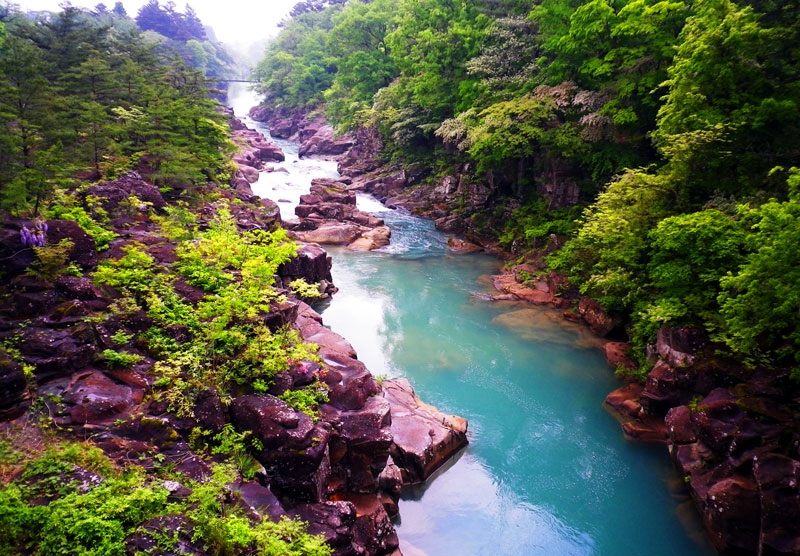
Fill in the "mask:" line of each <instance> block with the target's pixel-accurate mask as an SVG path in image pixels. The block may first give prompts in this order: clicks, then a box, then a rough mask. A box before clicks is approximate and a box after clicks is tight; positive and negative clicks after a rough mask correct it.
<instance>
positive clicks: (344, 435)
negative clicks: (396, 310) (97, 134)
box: [0, 119, 467, 555]
mask: <svg viewBox="0 0 800 556" xmlns="http://www.w3.org/2000/svg"><path fill="white" fill-rule="evenodd" d="M231 127H232V128H233V130H234V135H233V139H234V141H236V142H237V143H238V144H239V145H240V151H239V153H238V154H237V156H236V157H235V159H234V162H236V163H237V165H238V168H239V171H238V173H237V175H234V176H233V178H232V187H231V188H225V187H217V186H214V185H213V184H209V185H208V186H205V187H197V188H193V189H191V190H190V191H176V190H174V189H167V190H165V191H163V192H162V191H161V190H159V188H157V187H155V186H153V185H152V184H151V183H149V182H148V181H146V180H144V179H143V178H142V177H141V176H140V175H139V174H137V173H136V172H132V173H129V174H127V175H125V176H123V177H121V178H119V179H117V180H113V181H107V182H100V183H96V184H92V185H90V186H88V187H87V188H86V189H85V191H83V192H82V195H81V196H80V198H79V199H78V200H77V204H76V207H75V208H72V209H71V212H68V211H66V210H65V209H64V210H62V212H63V213H65V214H69V215H70V216H73V217H74V215H75V214H78V215H85V218H84V219H83V220H82V221H80V222H79V221H76V220H72V219H69V218H66V219H47V220H37V221H30V220H28V219H19V218H12V217H11V216H10V215H8V214H3V218H2V223H3V224H2V234H0V235H1V237H2V244H0V249H1V250H2V257H3V260H4V261H5V263H6V264H5V265H4V272H5V274H6V278H8V281H7V283H6V284H5V285H4V286H3V290H2V295H3V296H4V300H5V301H6V302H5V303H4V305H3V310H2V315H0V338H1V339H2V350H0V360H2V366H1V367H0V371H1V373H0V385H2V390H1V391H0V393H1V394H2V395H0V419H2V421H3V422H2V423H1V424H0V441H1V442H2V446H3V451H4V456H3V460H2V465H3V468H2V475H3V489H2V491H0V506H2V508H3V510H2V512H0V514H2V515H3V516H8V519H13V520H15V525H14V526H13V527H12V526H11V524H10V522H9V523H8V524H7V525H8V527H6V526H3V531H4V532H3V534H2V535H0V540H2V543H3V547H4V548H8V549H9V550H16V548H15V547H21V546H22V545H23V544H29V543H30V544H31V545H33V546H36V545H37V544H38V543H39V542H40V541H39V540H38V539H39V537H40V536H41V534H42V533H41V532H40V531H39V532H37V530H34V529H36V528H34V527H33V526H32V524H31V523H29V518H30V519H33V517H34V516H33V513H35V512H36V510H35V507H36V505H35V504H34V505H31V506H29V505H28V503H27V499H28V497H29V496H32V497H33V498H32V499H35V498H36V497H37V496H39V497H41V496H44V497H45V499H46V500H45V501H44V505H43V506H42V510H41V511H40V513H42V515H45V514H46V513H47V512H50V511H53V512H56V511H60V510H58V508H60V507H61V506H62V505H63V504H68V503H69V504H71V503H73V502H74V503H77V504H78V505H81V504H83V505H85V507H86V508H89V507H90V506H91V505H92V504H95V498H92V497H96V496H98V494H97V493H98V492H99V491H95V490H94V489H95V487H102V488H105V487H104V485H116V486H114V487H113V488H116V489H121V490H118V495H119V497H120V498H118V499H117V498H114V497H113V496H111V498H110V499H111V500H112V501H114V500H116V501H119V503H121V504H123V503H124V504H129V503H131V502H130V501H127V500H128V499H127V498H125V497H127V496H134V493H133V491H131V492H128V491H129V490H130V489H129V486H130V485H128V484H127V483H126V485H127V486H121V485H118V484H117V483H115V482H114V481H115V480H116V479H115V478H114V477H116V476H118V475H120V474H122V475H123V476H125V477H127V476H129V475H130V474H133V475H135V476H136V480H135V483H136V486H137V488H138V489H139V491H140V492H141V493H142V496H148V497H151V498H152V500H149V501H148V506H147V509H141V511H139V512H138V513H136V515H135V516H128V515H127V514H124V515H123V516H122V517H120V516H119V515H117V516H112V517H109V516H107V515H106V514H104V513H102V511H101V509H97V508H95V510H92V511H94V512H95V513H94V514H92V515H91V517H92V518H93V519H96V520H98V523H106V524H108V526H109V527H112V526H113V527H114V531H113V532H112V533H109V535H108V536H107V538H105V540H104V541H102V542H104V543H105V542H107V543H112V544H114V543H116V544H114V546H117V548H118V551H120V550H121V551H124V552H126V553H129V554H134V553H138V552H139V551H142V550H148V551H152V550H156V549H157V546H160V544H159V543H160V541H159V539H162V538H167V539H172V540H171V541H170V543H172V544H175V543H177V544H175V546H176V547H178V548H179V549H180V550H181V552H182V553H184V554H198V555H199V554H205V553H208V552H212V553H216V552H219V551H228V552H230V553H235V554H238V553H243V552H246V551H250V550H255V549H258V550H260V549H261V548H259V547H261V546H262V545H261V544H259V543H265V542H267V541H268V540H269V539H270V538H273V537H274V538H275V539H282V540H275V542H286V543H289V544H287V545H286V546H285V549H286V550H290V549H294V548H297V546H300V545H302V546H305V549H304V550H306V551H307V552H308V553H309V554H312V553H313V554H315V555H316V554H320V555H321V554H327V553H333V554H341V555H345V554H364V555H380V554H390V553H397V554H399V552H397V546H398V543H397V536H396V534H395V532H394V527H393V525H392V523H391V521H390V517H391V516H394V515H395V514H396V512H397V501H398V495H399V492H400V489H401V488H402V487H403V486H404V485H409V484H414V483H417V482H420V481H424V480H425V479H426V478H427V477H428V476H429V475H430V474H431V473H433V472H434V471H435V470H436V469H437V468H438V467H439V466H441V465H442V464H443V463H444V462H445V461H446V460H447V459H448V458H449V457H451V456H452V455H453V454H455V453H456V452H457V451H458V450H459V449H460V448H462V447H463V446H464V445H465V444H466V428H467V424H466V422H465V421H463V420H461V419H459V418H456V417H450V416H446V415H444V414H441V413H439V412H438V411H437V410H436V409H435V408H433V407H431V406H427V405H425V404H423V403H422V402H421V400H419V398H417V397H416V395H415V394H414V391H413V389H412V388H411V386H410V385H409V384H408V383H404V382H403V381H395V382H392V381H387V382H386V383H385V384H384V387H383V388H382V387H381V385H379V384H378V383H377V382H376V381H375V380H374V378H373V377H372V376H371V374H370V372H369V371H368V370H367V369H366V367H365V366H364V365H363V363H361V362H359V361H358V360H357V359H356V353H355V351H354V350H353V348H352V347H351V346H350V345H349V343H348V342H347V341H346V340H345V339H344V338H342V337H341V336H339V335H338V334H335V333H333V332H331V331H330V330H329V329H327V328H326V327H324V326H323V325H322V318H321V317H320V315H319V314H318V313H316V312H315V311H314V310H313V309H312V308H311V307H310V306H309V305H308V304H307V303H306V302H305V301H308V302H309V303H315V302H319V301H320V300H324V299H325V298H327V297H329V296H330V295H331V294H333V293H334V292H335V291H336V288H335V286H334V285H333V283H332V277H331V274H330V269H331V259H330V257H329V256H328V255H327V254H326V253H325V251H323V250H322V249H321V248H319V247H318V246H315V245H311V244H302V245H300V246H298V248H297V249H296V250H295V248H294V247H293V246H292V245H291V244H290V243H288V242H287V241H286V235H285V232H284V231H283V229H282V228H281V216H280V210H279V206H278V205H277V204H276V203H275V202H273V201H269V200H267V199H262V198H260V197H258V196H256V195H253V191H252V189H251V188H250V183H254V182H255V181H256V180H253V179H252V178H253V176H252V174H253V171H255V172H256V174H257V173H258V171H259V170H261V167H262V166H263V165H264V163H268V162H277V161H280V160H283V158H284V157H283V154H282V152H281V151H280V149H279V148H278V147H277V146H276V145H274V144H272V143H271V142H269V141H267V140H266V139H265V138H264V137H263V136H262V135H261V134H259V133H257V132H255V131H253V130H248V129H246V127H245V126H244V125H242V123H241V121H239V120H236V119H234V120H233V121H232V122H231ZM248 168H250V169H252V170H253V171H251V170H248ZM88 223H94V225H95V226H96V227H95V228H92V231H93V232H94V233H95V236H93V235H89V234H88V233H87V232H86V231H85V230H84V228H83V226H88V225H89V224H88ZM98 223H99V224H98ZM97 226H99V228H98V227H97ZM26 230H27V232H26ZM99 230H102V237H103V238H104V240H105V244H99V243H98V241H97V240H96V239H95V237H101V234H100V232H99ZM26 233H27V235H26ZM30 238H38V239H37V243H36V245H35V247H31V244H30ZM26 242H28V243H26ZM304 300H305V301H304ZM386 392H388V394H386V395H384V393H386ZM392 413H394V414H395V415H396V416H397V417H396V418H395V419H392ZM418 429H424V431H430V432H431V433H432V434H424V435H420V434H417V433H416V432H415V431H417V430H418ZM62 442H63V443H66V444H64V445H63V446H64V447H62V448H57V446H59V444H60V443H62ZM98 448H99V450H98ZM82 453H83V454H90V455H91V461H89V460H87V459H86V457H83V456H78V455H76V454H82ZM50 460H62V461H63V464H61V465H55V466H53V465H50V464H47V466H45V464H44V463H42V462H45V461H50ZM37 466H38V467H37ZM31 469H40V470H42V469H44V471H38V472H34V471H31ZM76 478H77V479H79V481H78V483H76V482H75V480H76ZM48 485H62V487H63V488H60V489H58V490H55V491H53V490H52V489H51V488H50V487H49V486H48ZM75 485H77V486H76V488H77V489H78V490H77V491H75V492H73V490H74V489H73V486H75ZM212 491H213V492H212ZM162 495H163V496H162ZM15 496H17V498H14V497H15ZM70 496H71V497H73V498H75V497H77V498H75V500H73V498H69V497H70ZM105 496H106V497H108V496H110V495H105ZM198 496H210V497H211V498H212V499H214V500H217V501H216V502H214V506H213V508H206V509H203V511H202V512H200V510H197V507H196V504H197V503H198V500H199V498H197V497H198ZM9 497H11V498H9ZM65 497H66V498H65ZM123 498H125V500H126V501H125V502H121V500H122V499H123ZM168 500H169V501H170V502H171V503H172V505H171V506H166V503H167V501H168ZM204 503H205V502H204ZM31 504H33V503H31ZM12 506H13V507H12ZM32 508H33V509H32ZM204 508H205V507H204ZM214 508H218V509H219V510H220V511H221V512H222V513H223V514H224V516H225V517H224V518H218V517H217V516H216V514H215V513H214V511H212V510H213V509H214ZM206 510H208V511H206ZM87 511H88V510H87ZM31 512H33V513H31ZM29 514H30V515H29ZM166 514H168V515H166ZM212 514H213V515H212ZM37 515H38V514H37ZM76 515H77V514H76ZM120 515H121V514H120ZM1 519H6V517H2V518H1ZM103 520H105V521H103ZM198 520H200V521H198ZM226 520H231V521H230V522H229V521H226ZM237 520H239V521H237ZM286 520H299V521H300V522H302V523H298V524H297V525H292V524H291V521H290V522H287V521H286ZM123 521H124V522H123ZM234 522H236V523H235V524H234ZM3 523H5V522H3ZM64 523H65V525H64V526H67V525H69V523H71V522H70V521H69V520H66V521H65V522H64ZM275 524H277V525H275ZM234 525H236V526H238V527H241V526H245V529H243V530H241V531H240V534H239V535H238V536H232V531H231V530H227V529H226V528H228V527H234ZM211 527H216V529H214V530H213V531H212V530H211V529H210V528H211ZM248 527H249V528H248ZM292 527H294V529H291V528H292ZM287 528H288V529H287ZM214 535H215V537H214V538H213V539H211V536H214ZM276 535H277V536H276ZM61 542H68V543H69V542H72V543H73V544H72V545H69V546H70V550H72V549H75V548H76V547H78V546H82V544H81V543H83V542H84V540H81V539H77V538H76V539H73V540H72V541H70V540H68V539H62V541H61ZM87 542H88V541H87ZM97 542H98V543H100V542H101V541H97ZM304 543H305V544H304ZM172 544H170V546H172ZM290 544H291V546H290ZM281 546H283V545H281ZM115 550H117V549H115Z"/></svg>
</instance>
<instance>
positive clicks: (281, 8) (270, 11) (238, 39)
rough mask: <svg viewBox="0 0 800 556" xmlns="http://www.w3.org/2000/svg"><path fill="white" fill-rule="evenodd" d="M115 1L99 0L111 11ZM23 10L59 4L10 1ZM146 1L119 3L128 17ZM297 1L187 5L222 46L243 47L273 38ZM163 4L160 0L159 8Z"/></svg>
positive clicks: (179, 2) (179, 1) (90, 0)
mask: <svg viewBox="0 0 800 556" xmlns="http://www.w3.org/2000/svg"><path fill="white" fill-rule="evenodd" d="M115 1H116V0H103V3H104V4H105V5H106V6H107V7H108V8H109V9H111V8H112V7H113V6H114V3H115ZM12 2H13V3H14V4H17V5H18V6H19V7H20V8H22V9H23V10H50V11H59V7H58V5H59V4H60V3H62V2H63V0H16V1H14V0H12ZM98 2H100V0H72V2H71V4H72V5H73V6H78V7H82V8H93V7H94V6H95V5H96V4H98ZM146 2H147V0H122V4H123V5H124V6H125V10H126V11H127V12H128V15H129V16H131V17H136V12H137V11H139V8H140V7H141V6H142V5H143V4H145V3H146ZM296 3H297V0H255V1H253V0H193V1H191V2H189V5H191V6H192V8H194V11H195V12H197V15H198V17H200V19H201V20H202V22H203V23H204V24H205V25H210V26H211V27H213V28H214V33H216V35H217V38H218V39H219V40H220V41H222V42H225V43H230V44H233V45H244V44H248V43H253V42H259V41H263V40H264V39H266V38H268V37H271V36H274V35H275V34H276V32H277V28H276V27H275V26H276V24H277V23H278V22H279V21H280V20H281V19H283V18H284V17H285V16H286V15H287V14H288V13H289V10H291V9H292V6H294V5H295V4H296ZM164 4H166V0H161V5H162V6H163V5H164ZM184 5H185V2H184V0H175V6H176V8H177V10H178V11H180V12H182V11H184Z"/></svg>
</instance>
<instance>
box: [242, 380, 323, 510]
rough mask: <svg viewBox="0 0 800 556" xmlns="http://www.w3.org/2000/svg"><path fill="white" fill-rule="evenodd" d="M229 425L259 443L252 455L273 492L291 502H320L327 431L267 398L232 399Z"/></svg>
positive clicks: (289, 408) (273, 399)
mask: <svg viewBox="0 0 800 556" xmlns="http://www.w3.org/2000/svg"><path fill="white" fill-rule="evenodd" d="M231 421H232V422H233V424H234V426H235V427H236V428H237V430H239V431H242V432H244V431H251V432H252V434H253V437H254V438H257V439H258V440H259V441H260V444H261V449H259V450H258V451H257V452H256V454H255V455H256V458H257V459H258V461H259V462H260V463H261V464H262V465H263V466H264V469H265V470H266V473H267V477H269V481H270V488H271V490H272V491H273V492H275V493H276V494H278V495H279V496H285V497H288V498H290V499H293V500H303V501H311V502H318V501H320V500H322V499H324V496H325V492H326V488H327V482H328V476H329V473H330V461H329V459H328V437H329V436H330V431H329V428H328V427H325V426H323V425H321V424H315V423H314V422H313V420H312V418H311V417H309V416H308V415H306V414H305V413H302V412H299V411H297V410H295V409H293V408H292V407H291V406H290V405H289V404H287V403H286V402H284V401H283V400H279V399H278V398H276V397H274V396H270V395H268V394H267V395H257V394H251V395H246V396H241V397H239V398H236V399H235V400H234V401H233V403H232V404H231Z"/></svg>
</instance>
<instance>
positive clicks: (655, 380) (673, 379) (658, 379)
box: [639, 359, 681, 415]
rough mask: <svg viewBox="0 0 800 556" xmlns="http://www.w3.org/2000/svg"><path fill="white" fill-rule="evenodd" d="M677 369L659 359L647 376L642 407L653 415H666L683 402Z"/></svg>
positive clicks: (641, 397) (641, 400)
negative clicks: (678, 385)
mask: <svg viewBox="0 0 800 556" xmlns="http://www.w3.org/2000/svg"><path fill="white" fill-rule="evenodd" d="M677 382H678V377H677V373H676V372H675V369H674V368H672V367H671V366H669V365H668V364H667V363H666V362H665V361H664V360H661V359H659V360H658V362H656V364H655V366H654V367H653V369H652V370H651V371H650V373H649V374H648V375H647V383H646V384H645V387H644V391H643V392H642V393H641V396H640V398H639V400H640V402H641V404H642V407H643V408H644V409H645V410H646V411H648V412H650V413H653V414H658V415H664V414H666V412H667V411H669V410H670V409H671V408H673V407H675V406H676V405H679V404H680V402H681V393H680V391H679V390H678V388H677Z"/></svg>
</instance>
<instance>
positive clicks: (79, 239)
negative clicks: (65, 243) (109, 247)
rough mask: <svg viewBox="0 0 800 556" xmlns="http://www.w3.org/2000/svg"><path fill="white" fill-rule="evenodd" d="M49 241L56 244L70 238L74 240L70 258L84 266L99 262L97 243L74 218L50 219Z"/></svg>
mask: <svg viewBox="0 0 800 556" xmlns="http://www.w3.org/2000/svg"><path fill="white" fill-rule="evenodd" d="M47 225H48V230H47V243H48V244H50V245H55V244H56V243H58V242H59V241H62V240H64V239H69V240H70V241H72V243H73V246H72V250H71V251H70V252H69V260H70V261H74V262H76V263H78V264H80V265H83V266H94V265H95V264H97V245H96V244H95V242H94V238H92V236H90V235H89V234H87V233H86V232H84V231H83V228H81V227H80V226H79V225H78V223H77V222H75V221H74V220H49V221H48V222H47Z"/></svg>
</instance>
